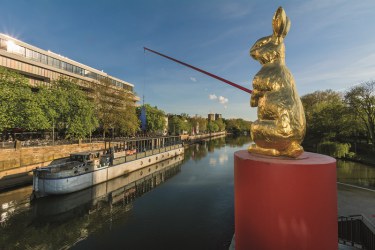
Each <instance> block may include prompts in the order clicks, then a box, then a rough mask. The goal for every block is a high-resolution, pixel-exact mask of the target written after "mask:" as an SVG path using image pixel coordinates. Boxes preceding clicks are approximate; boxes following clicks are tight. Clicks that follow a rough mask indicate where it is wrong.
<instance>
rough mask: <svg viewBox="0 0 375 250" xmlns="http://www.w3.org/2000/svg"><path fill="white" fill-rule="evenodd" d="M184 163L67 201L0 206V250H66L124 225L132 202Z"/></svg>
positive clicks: (114, 182)
mask: <svg viewBox="0 0 375 250" xmlns="http://www.w3.org/2000/svg"><path fill="white" fill-rule="evenodd" d="M183 160H184V155H180V156H176V157H175V158H171V159H168V160H166V161H163V162H160V163H158V164H154V165H152V166H149V167H146V168H143V169H140V170H137V171H134V172H130V173H127V174H125V175H123V176H121V177H118V178H116V179H113V180H110V181H108V182H105V183H101V184H99V185H96V186H94V187H91V188H89V189H85V190H82V191H80V192H76V193H72V194H68V195H62V196H53V197H45V198H42V199H39V200H36V201H35V202H32V203H30V200H29V199H28V198H24V199H21V200H17V201H12V202H10V203H11V204H10V203H9V202H8V203H3V206H2V207H1V223H0V226H1V227H0V235H1V237H0V246H2V248H4V249H17V248H20V249H25V248H32V249H65V248H69V247H70V246H72V245H74V244H75V243H77V242H79V241H81V240H83V239H85V238H87V237H88V236H89V235H90V234H92V233H95V231H97V230H99V229H101V228H103V227H106V226H107V227H108V228H109V229H110V228H111V227H112V224H113V223H116V221H117V220H121V221H122V223H123V222H124V220H126V219H127V218H128V217H129V216H130V215H131V213H132V203H133V201H134V200H135V199H136V198H138V197H140V196H142V195H143V194H145V193H147V192H149V191H151V190H152V189H154V188H155V187H157V186H159V185H160V184H162V183H163V182H165V181H167V180H168V179H169V178H171V177H173V176H175V175H177V174H178V173H179V172H180V171H181V163H182V162H183ZM25 192H31V191H29V190H28V189H27V191H25Z"/></svg>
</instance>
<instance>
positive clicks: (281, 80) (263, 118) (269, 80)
mask: <svg viewBox="0 0 375 250" xmlns="http://www.w3.org/2000/svg"><path fill="white" fill-rule="evenodd" d="M272 27H273V34H272V35H271V36H267V37H263V38H261V39H259V40H258V41H256V43H255V44H254V45H253V47H252V48H251V49H250V55H251V56H252V57H253V58H254V59H255V60H257V61H259V62H260V64H261V65H262V68H261V69H260V71H259V72H258V73H257V74H256V75H255V77H254V80H253V92H252V94H251V100H250V105H251V107H258V120H256V121H255V122H254V123H253V124H252V125H251V137H252V139H253V141H254V142H255V145H251V146H250V147H249V149H248V151H249V152H251V153H257V154H262V155H271V156H288V157H293V158H296V157H298V156H299V155H301V154H302V153H303V148H302V146H301V145H300V144H301V142H302V141H303V138H304V136H305V132H306V119H305V113H304V110H303V106H302V103H301V99H300V97H299V96H298V93H297V90H296V87H295V83H294V78H293V76H292V74H291V72H290V71H289V69H288V68H287V67H286V65H285V46H284V43H283V40H284V38H285V36H286V35H287V34H288V31H289V28H290V21H289V18H288V17H287V16H286V14H285V11H284V10H283V8H282V7H279V8H278V9H277V10H276V12H275V15H274V17H273V20H272Z"/></svg>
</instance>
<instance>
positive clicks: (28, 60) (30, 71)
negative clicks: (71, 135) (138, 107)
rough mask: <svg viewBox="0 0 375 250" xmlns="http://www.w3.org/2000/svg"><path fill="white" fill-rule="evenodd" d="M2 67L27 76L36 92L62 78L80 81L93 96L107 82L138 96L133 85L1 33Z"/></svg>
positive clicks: (0, 63) (0, 55) (137, 99)
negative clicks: (40, 87) (97, 86)
mask: <svg viewBox="0 0 375 250" xmlns="http://www.w3.org/2000/svg"><path fill="white" fill-rule="evenodd" d="M0 66H3V67H6V68H8V69H11V70H15V71H17V72H18V73H20V74H21V75H24V76H25V77H27V78H28V79H29V83H30V85H31V86H34V87H36V88H37V87H38V86H40V85H47V86H48V85H49V84H50V82H52V81H53V80H57V79H59V78H60V77H67V78H70V79H76V80H77V83H78V84H79V85H80V87H81V88H82V89H84V90H87V91H89V92H90V90H92V89H93V88H94V87H95V85H96V84H99V83H100V81H101V80H104V79H106V80H107V81H109V82H110V83H111V84H112V86H113V88H114V89H116V90H120V91H124V92H127V93H130V94H133V95H134V85H133V84H131V83H128V82H126V81H123V80H121V79H118V78H116V77H113V76H110V75H108V74H107V73H105V72H103V71H100V70H97V69H94V68H91V67H89V66H87V65H84V64H81V63H79V62H76V61H73V60H71V59H69V58H66V57H64V56H61V55H58V54H56V53H53V52H51V51H47V50H42V49H40V48H37V47H35V46H32V45H30V44H27V43H24V42H22V41H19V40H17V39H15V38H12V37H10V36H8V35H5V34H1V33H0ZM133 100H134V102H136V101H139V97H137V96H135V95H134V98H133Z"/></svg>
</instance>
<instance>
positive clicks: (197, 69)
mask: <svg viewBox="0 0 375 250" xmlns="http://www.w3.org/2000/svg"><path fill="white" fill-rule="evenodd" d="M143 49H144V50H148V51H150V52H152V53H155V54H157V55H159V56H162V57H165V58H167V59H169V60H172V61H175V62H176V63H179V64H182V65H184V66H186V67H189V68H192V69H194V70H196V71H199V72H201V73H203V74H206V75H208V76H211V77H213V78H215V79H217V80H219V81H222V82H225V83H227V84H229V85H231V86H233V87H236V88H238V89H240V90H242V91H245V92H247V93H250V94H251V92H252V90H250V89H247V88H245V87H242V86H241V85H238V84H236V83H234V82H231V81H229V80H226V79H224V78H222V77H220V76H217V75H214V74H211V73H210V72H207V71H205V70H203V69H200V68H197V67H194V66H192V65H190V64H187V63H184V62H181V61H179V60H177V59H174V58H172V57H169V56H167V55H164V54H162V53H159V52H157V51H155V50H152V49H149V48H146V47H143Z"/></svg>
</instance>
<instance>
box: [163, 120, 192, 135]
mask: <svg viewBox="0 0 375 250" xmlns="http://www.w3.org/2000/svg"><path fill="white" fill-rule="evenodd" d="M191 127H192V126H191V123H190V122H189V120H188V117H187V116H185V115H172V116H169V119H168V131H169V133H170V134H172V135H180V134H183V133H184V132H187V133H190V132H191Z"/></svg>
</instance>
